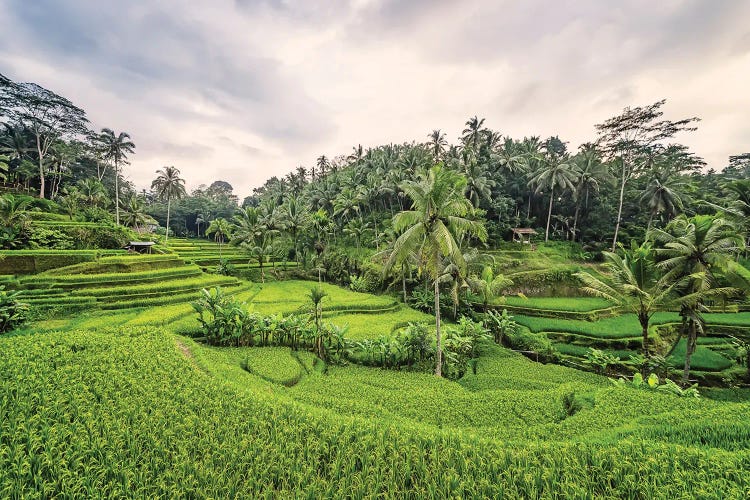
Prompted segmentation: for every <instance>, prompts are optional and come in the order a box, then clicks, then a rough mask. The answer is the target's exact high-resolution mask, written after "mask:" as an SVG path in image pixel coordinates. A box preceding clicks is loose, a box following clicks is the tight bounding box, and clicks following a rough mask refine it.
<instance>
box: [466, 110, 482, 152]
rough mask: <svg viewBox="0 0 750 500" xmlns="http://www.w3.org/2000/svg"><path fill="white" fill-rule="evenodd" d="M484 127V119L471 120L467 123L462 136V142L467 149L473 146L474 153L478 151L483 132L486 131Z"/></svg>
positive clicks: (475, 118)
mask: <svg viewBox="0 0 750 500" xmlns="http://www.w3.org/2000/svg"><path fill="white" fill-rule="evenodd" d="M483 125H484V118H482V119H481V120H480V119H479V118H477V117H476V116H475V117H474V118H469V119H468V120H467V121H466V128H465V129H464V130H463V132H462V135H461V140H462V141H463V143H464V145H465V146H466V147H469V146H471V148H472V149H473V150H474V151H476V150H477V144H478V143H479V139H480V138H481V137H482V131H483V130H484V129H483V128H482V126H483Z"/></svg>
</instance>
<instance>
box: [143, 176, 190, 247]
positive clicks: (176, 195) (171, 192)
mask: <svg viewBox="0 0 750 500" xmlns="http://www.w3.org/2000/svg"><path fill="white" fill-rule="evenodd" d="M156 173H157V174H158V175H157V176H156V179H154V181H153V182H152V183H151V189H153V190H154V194H155V195H156V197H157V198H159V199H162V200H166V201H167V235H166V238H165V241H169V215H170V211H171V208H172V200H173V199H180V198H182V197H183V196H185V195H186V194H187V193H186V192H185V179H183V178H181V177H180V170H179V169H177V168H175V167H164V168H162V169H159V170H157V171H156Z"/></svg>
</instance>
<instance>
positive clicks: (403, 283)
mask: <svg viewBox="0 0 750 500" xmlns="http://www.w3.org/2000/svg"><path fill="white" fill-rule="evenodd" d="M401 290H402V291H403V292H404V304H406V305H408V304H409V300H408V298H407V296H406V265H405V264H401Z"/></svg>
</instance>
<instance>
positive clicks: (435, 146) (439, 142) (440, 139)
mask: <svg viewBox="0 0 750 500" xmlns="http://www.w3.org/2000/svg"><path fill="white" fill-rule="evenodd" d="M427 137H429V139H430V141H429V142H428V143H427V147H428V148H429V150H430V153H432V158H433V160H434V161H436V162H438V161H440V159H441V157H442V156H443V153H444V152H445V147H446V146H448V141H447V140H446V139H445V133H444V132H441V131H440V129H439V128H436V129H435V130H433V131H432V132H430V133H429V134H428V135H427Z"/></svg>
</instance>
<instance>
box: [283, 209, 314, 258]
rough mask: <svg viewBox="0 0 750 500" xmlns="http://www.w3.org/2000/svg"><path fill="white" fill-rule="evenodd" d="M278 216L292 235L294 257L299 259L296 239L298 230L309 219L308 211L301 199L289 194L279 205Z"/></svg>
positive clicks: (300, 229)
mask: <svg viewBox="0 0 750 500" xmlns="http://www.w3.org/2000/svg"><path fill="white" fill-rule="evenodd" d="M280 218H281V222H282V224H283V226H284V229H285V230H286V231H288V232H289V235H290V236H291V237H292V245H293V247H294V258H295V260H297V259H299V256H298V252H299V248H297V241H298V239H299V238H298V237H299V233H300V231H302V229H303V228H304V227H305V226H306V225H307V223H308V221H309V214H308V211H307V209H306V208H305V206H304V204H303V203H302V201H301V200H299V199H298V198H296V197H294V196H289V197H288V198H287V199H286V202H285V203H284V205H282V206H281V213H280Z"/></svg>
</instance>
